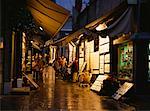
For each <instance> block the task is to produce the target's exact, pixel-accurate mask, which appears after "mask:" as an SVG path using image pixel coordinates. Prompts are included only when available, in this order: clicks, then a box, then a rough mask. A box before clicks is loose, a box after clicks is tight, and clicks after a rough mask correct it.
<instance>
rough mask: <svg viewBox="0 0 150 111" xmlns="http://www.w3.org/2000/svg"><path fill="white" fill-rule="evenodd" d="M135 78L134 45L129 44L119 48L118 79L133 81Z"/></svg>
mask: <svg viewBox="0 0 150 111" xmlns="http://www.w3.org/2000/svg"><path fill="white" fill-rule="evenodd" d="M132 76H133V43H132V42H127V43H124V44H122V45H121V46H119V48H118V78H119V79H125V80H132Z"/></svg>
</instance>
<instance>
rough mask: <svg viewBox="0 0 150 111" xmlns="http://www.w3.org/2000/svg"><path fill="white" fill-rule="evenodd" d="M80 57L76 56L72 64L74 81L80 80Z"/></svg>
mask: <svg viewBox="0 0 150 111" xmlns="http://www.w3.org/2000/svg"><path fill="white" fill-rule="evenodd" d="M78 70H79V69H78V59H77V58H75V60H74V61H73V63H72V65H71V78H72V81H73V82H77V81H78Z"/></svg>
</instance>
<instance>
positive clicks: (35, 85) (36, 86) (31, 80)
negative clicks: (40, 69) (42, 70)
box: [23, 73, 39, 88]
mask: <svg viewBox="0 0 150 111" xmlns="http://www.w3.org/2000/svg"><path fill="white" fill-rule="evenodd" d="M23 75H24V76H25V77H26V78H27V79H28V80H29V81H30V82H31V84H32V85H33V86H34V87H35V88H38V87H39V86H38V85H37V84H36V83H35V82H34V81H33V79H31V78H30V77H29V76H28V75H26V74H24V73H23Z"/></svg>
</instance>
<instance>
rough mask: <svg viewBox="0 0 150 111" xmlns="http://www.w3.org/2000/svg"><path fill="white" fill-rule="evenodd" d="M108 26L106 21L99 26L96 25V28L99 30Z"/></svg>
mask: <svg viewBox="0 0 150 111" xmlns="http://www.w3.org/2000/svg"><path fill="white" fill-rule="evenodd" d="M106 28H107V25H106V24H105V23H102V24H99V25H98V26H97V27H96V30H97V31H101V30H104V29H106Z"/></svg>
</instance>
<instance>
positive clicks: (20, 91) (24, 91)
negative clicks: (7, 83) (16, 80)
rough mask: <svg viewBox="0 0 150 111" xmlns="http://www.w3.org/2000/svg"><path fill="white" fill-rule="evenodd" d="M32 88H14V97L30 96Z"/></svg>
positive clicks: (12, 91) (12, 92)
mask: <svg viewBox="0 0 150 111" xmlns="http://www.w3.org/2000/svg"><path fill="white" fill-rule="evenodd" d="M29 93H30V87H21V88H12V90H11V94H13V95H29Z"/></svg>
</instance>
